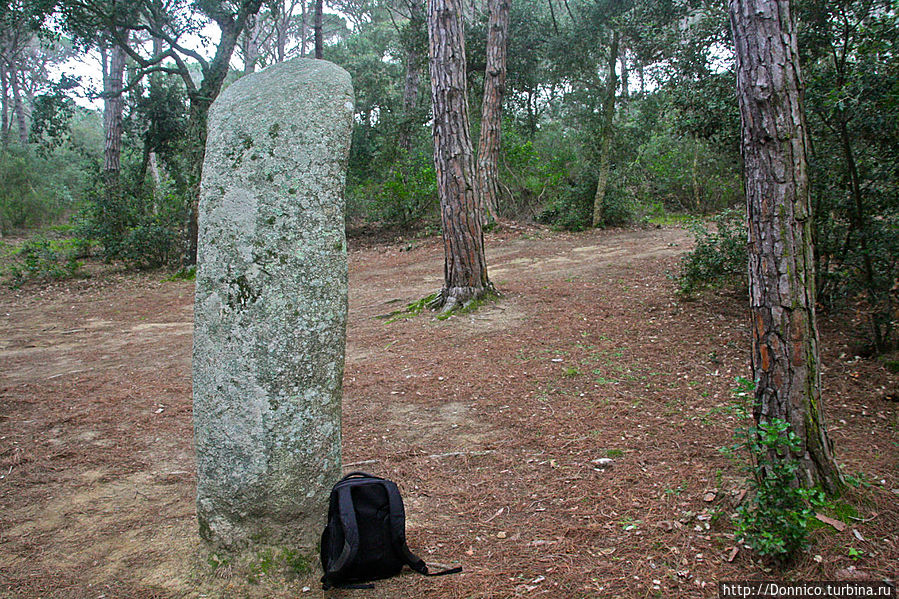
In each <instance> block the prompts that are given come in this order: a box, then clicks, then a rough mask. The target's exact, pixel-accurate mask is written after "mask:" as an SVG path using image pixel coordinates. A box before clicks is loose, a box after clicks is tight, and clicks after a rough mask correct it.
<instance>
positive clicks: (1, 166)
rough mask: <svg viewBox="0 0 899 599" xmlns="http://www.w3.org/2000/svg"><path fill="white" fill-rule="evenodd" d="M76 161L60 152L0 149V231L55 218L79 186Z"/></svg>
mask: <svg viewBox="0 0 899 599" xmlns="http://www.w3.org/2000/svg"><path fill="white" fill-rule="evenodd" d="M81 184H82V182H81V173H80V172H78V169H77V164H74V163H73V161H72V160H67V159H66V157H65V156H63V152H57V153H56V154H53V155H51V156H49V157H42V156H35V155H34V154H33V153H32V152H31V149H30V148H21V147H18V146H10V147H9V148H7V149H5V150H3V151H2V152H0V231H2V232H4V233H7V232H9V231H10V230H11V229H20V228H25V227H37V226H40V225H46V224H50V223H52V222H55V221H58V220H59V219H60V218H62V217H63V215H64V214H65V212H66V211H68V210H69V209H71V207H72V206H73V204H74V203H75V197H76V196H77V194H78V193H79V190H80V187H81Z"/></svg>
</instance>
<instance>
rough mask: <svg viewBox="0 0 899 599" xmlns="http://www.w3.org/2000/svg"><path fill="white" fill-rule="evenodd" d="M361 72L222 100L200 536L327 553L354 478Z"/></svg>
mask: <svg viewBox="0 0 899 599" xmlns="http://www.w3.org/2000/svg"><path fill="white" fill-rule="evenodd" d="M352 123H353V88H352V83H351V81H350V76H349V74H348V73H347V72H346V71H344V70H343V69H341V68H340V67H338V66H336V65H333V64H331V63H329V62H324V61H321V60H309V59H296V60H292V61H289V62H285V63H281V64H276V65H273V66H271V67H269V68H267V69H265V70H263V71H261V72H259V73H255V74H251V75H248V76H246V77H243V78H241V79H239V80H238V81H237V82H235V83H234V84H232V85H231V86H230V87H228V88H227V89H226V90H225V91H224V92H223V93H222V94H221V96H220V97H219V98H218V99H217V100H216V101H215V103H214V104H213V105H212V109H211V111H210V114H209V136H208V140H207V144H206V161H205V163H204V164H203V180H202V184H201V190H200V212H199V249H198V269H197V292H196V306H195V327H194V355H193V395H194V431H195V437H196V452H197V477H198V481H197V516H198V518H199V524H200V534H201V536H203V537H204V538H205V539H207V540H209V541H212V542H214V543H216V544H217V545H221V546H225V547H231V548H239V547H240V546H243V545H246V544H248V543H254V544H259V543H262V544H290V545H300V546H302V545H305V546H310V547H311V546H313V545H314V544H315V541H316V540H317V535H318V534H319V533H320V531H321V530H322V528H323V526H324V521H325V515H326V512H327V501H328V493H329V491H330V488H331V486H332V485H333V483H334V482H336V480H337V479H338V478H339V476H340V472H341V464H340V403H341V379H342V377H343V366H344V349H345V343H346V310H347V260H346V239H345V234H344V197H343V190H344V181H345V174H346V161H347V156H348V152H349V144H350V133H351V128H352Z"/></svg>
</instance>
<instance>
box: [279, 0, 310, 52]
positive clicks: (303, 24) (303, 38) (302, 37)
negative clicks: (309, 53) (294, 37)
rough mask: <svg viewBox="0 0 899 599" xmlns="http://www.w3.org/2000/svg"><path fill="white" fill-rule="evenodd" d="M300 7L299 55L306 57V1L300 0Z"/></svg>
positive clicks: (285, 35)
mask: <svg viewBox="0 0 899 599" xmlns="http://www.w3.org/2000/svg"><path fill="white" fill-rule="evenodd" d="M300 7H301V11H302V12H301V20H300V56H301V57H303V58H306V1H305V0H302V2H301V3H300ZM283 40H284V44H285V46H286V44H287V32H286V31H285V34H284V38H283Z"/></svg>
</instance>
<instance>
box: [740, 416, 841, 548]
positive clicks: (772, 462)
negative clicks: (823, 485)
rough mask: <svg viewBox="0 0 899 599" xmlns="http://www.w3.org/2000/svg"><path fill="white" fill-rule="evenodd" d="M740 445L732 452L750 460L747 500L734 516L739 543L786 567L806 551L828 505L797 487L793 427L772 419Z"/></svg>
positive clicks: (816, 492)
mask: <svg viewBox="0 0 899 599" xmlns="http://www.w3.org/2000/svg"><path fill="white" fill-rule="evenodd" d="M737 435H738V438H739V439H740V442H739V443H738V444H737V445H735V446H734V447H733V448H731V450H732V451H735V452H737V451H740V450H742V451H743V452H745V453H748V454H749V458H750V460H751V465H749V466H746V467H745V468H744V470H745V471H747V472H749V473H751V474H752V477H751V478H750V479H749V486H750V494H749V499H747V501H746V502H745V503H743V504H741V505H740V506H739V507H738V508H737V513H736V515H735V516H734V519H733V520H734V525H735V527H736V536H737V540H738V541H740V542H743V543H745V544H747V545H748V546H749V547H751V548H752V549H753V550H754V551H756V552H757V553H758V554H760V555H764V556H768V557H771V558H772V559H774V560H776V561H778V562H787V561H789V560H790V559H792V558H793V557H794V556H795V555H796V554H797V553H798V552H800V551H803V550H805V549H806V548H807V547H808V544H809V541H808V530H809V522H811V520H812V519H813V518H814V517H815V512H816V511H817V509H819V508H822V507H824V506H825V505H826V504H827V502H826V498H825V495H824V492H823V491H822V490H821V489H807V488H804V487H800V486H797V484H796V481H797V472H798V471H799V461H798V460H797V459H796V458H794V457H793V456H794V455H796V454H797V452H799V451H800V449H801V443H800V439H799V437H798V436H797V435H796V433H794V432H793V431H792V430H790V423H789V422H786V421H785V420H780V419H777V418H774V419H772V420H770V421H769V422H763V423H759V425H758V426H757V427H752V428H748V429H742V430H741V431H738V433H737Z"/></svg>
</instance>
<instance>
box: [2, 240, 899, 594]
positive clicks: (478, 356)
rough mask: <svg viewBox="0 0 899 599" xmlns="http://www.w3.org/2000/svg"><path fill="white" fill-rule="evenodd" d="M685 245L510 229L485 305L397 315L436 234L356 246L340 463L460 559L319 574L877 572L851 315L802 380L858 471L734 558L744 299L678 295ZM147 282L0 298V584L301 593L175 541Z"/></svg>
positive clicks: (451, 586) (892, 546)
mask: <svg viewBox="0 0 899 599" xmlns="http://www.w3.org/2000/svg"><path fill="white" fill-rule="evenodd" d="M689 244H690V237H689V235H687V234H686V233H685V232H683V231H682V230H679V229H674V228H672V229H651V230H626V231H605V232H589V233H583V234H560V233H552V232H548V231H545V230H540V229H532V228H528V229H514V230H509V229H506V230H505V231H503V232H500V233H495V234H491V235H489V236H488V263H489V265H490V273H491V278H492V280H493V281H494V283H495V284H496V286H497V287H498V289H500V290H501V291H502V293H503V294H504V296H503V298H502V299H501V300H500V301H499V302H497V303H496V304H493V305H487V306H484V307H483V308H481V309H480V310H478V311H477V312H474V313H472V314H466V315H460V316H456V317H453V318H450V319H448V320H446V321H439V320H436V319H435V318H433V317H432V316H431V315H428V314H425V315H422V316H419V317H416V318H413V319H409V320H398V321H396V322H392V323H388V322H386V321H385V320H383V319H379V318H377V316H379V315H383V314H386V313H389V312H391V311H393V310H396V309H397V308H400V307H402V306H403V305H404V304H405V303H408V302H410V301H413V300H416V299H419V298H420V297H422V296H424V295H426V294H428V293H430V292H432V291H435V290H436V289H437V288H438V287H439V286H440V283H441V280H442V249H441V245H440V243H439V240H437V239H435V238H425V239H406V240H399V241H395V242H391V243H385V244H379V245H378V244H364V245H363V244H358V243H357V244H356V246H357V247H355V248H353V246H351V251H350V321H349V327H348V343H347V368H346V377H345V385H344V392H345V400H344V461H345V465H346V468H347V470H353V469H364V470H368V471H371V472H373V473H376V474H380V475H383V476H387V477H389V478H392V479H393V480H396V481H397V482H398V483H399V485H400V488H401V490H402V491H403V493H404V497H405V500H406V504H407V505H406V509H407V514H408V523H407V527H408V537H409V543H410V546H411V547H412V549H413V551H415V552H417V553H419V554H420V555H421V556H422V557H423V558H424V559H425V560H426V561H428V562H429V563H431V562H433V563H435V564H447V565H448V564H457V563H461V564H462V565H463V566H464V568H465V571H464V573H463V574H460V575H455V576H449V577H445V578H423V577H419V576H417V575H414V574H411V573H409V574H407V575H404V576H401V577H398V578H395V579H392V580H389V581H384V582H381V583H379V584H378V587H377V589H376V590H375V591H334V592H330V593H329V594H328V595H329V596H338V597H339V596H350V595H351V594H365V596H368V597H385V598H386V597H453V598H456V597H517V596H527V597H536V596H546V597H605V596H622V597H651V596H661V597H675V596H677V597H715V596H717V586H716V583H717V581H719V580H733V579H740V578H747V577H750V576H753V577H764V578H767V579H773V578H777V579H799V580H826V579H830V580H832V579H854V578H864V579H883V578H890V579H893V580H895V579H896V576H897V566H896V564H897V563H899V509H897V503H899V498H897V493H899V490H897V489H899V411H897V404H896V403H895V399H894V398H895V397H896V392H897V390H899V380H897V376H896V375H895V374H890V373H889V372H888V371H887V370H886V369H885V368H884V367H883V364H882V362H879V361H877V360H864V359H860V358H856V357H855V356H854V355H853V353H852V351H851V348H852V347H855V345H856V344H857V331H856V328H857V326H859V325H858V323H854V322H853V321H852V319H851V318H850V317H849V316H844V317H842V318H840V319H837V318H831V317H825V318H822V319H821V320H822V322H821V325H822V326H821V328H822V346H823V348H824V349H823V351H824V363H825V369H824V397H825V402H826V404H827V415H828V421H829V424H830V431H831V435H832V437H833V440H834V443H835V445H836V447H837V453H838V456H839V459H840V461H841V463H842V464H843V465H844V469H845V471H846V472H847V473H849V474H852V475H855V476H861V477H863V479H864V480H865V481H867V482H868V483H870V486H867V487H862V489H861V490H860V491H858V492H854V493H852V494H850V495H849V496H847V497H846V498H845V499H844V500H843V501H844V502H845V503H846V504H851V506H852V508H853V509H852V510H850V509H848V508H846V509H842V511H840V512H839V513H838V514H835V515H842V516H841V517H842V518H843V519H844V520H845V521H846V522H847V524H848V525H847V526H846V527H845V530H843V531H837V530H835V529H833V528H831V527H829V526H824V525H822V526H821V527H818V528H816V529H815V530H814V531H813V533H812V538H813V542H814V544H813V546H812V548H811V550H810V551H809V553H808V554H807V555H806V556H804V557H803V558H802V559H800V560H799V561H798V562H797V563H796V564H794V565H793V566H792V567H791V568H789V569H787V570H786V571H784V572H771V571H768V570H767V569H766V566H765V564H764V563H762V562H761V561H760V560H758V559H756V558H754V557H753V556H752V555H751V553H750V552H749V551H747V550H745V549H740V550H738V551H737V552H736V554H735V555H734V551H733V548H734V547H735V543H734V540H733V529H732V527H731V525H730V524H729V522H728V516H729V514H731V513H732V512H733V510H734V506H735V505H736V502H737V501H738V500H739V499H740V497H741V495H742V491H743V490H744V489H745V482H744V481H743V475H742V473H741V472H740V470H739V467H738V466H737V465H736V464H734V463H732V462H730V461H728V460H727V459H726V458H724V457H723V456H722V455H721V454H720V452H719V451H718V449H719V448H720V447H722V446H725V445H728V444H730V443H731V442H732V441H731V436H732V433H733V430H734V428H736V427H737V426H738V422H737V418H736V416H735V414H734V399H733V395H732V393H731V389H732V388H733V386H734V377H736V376H738V375H748V329H747V327H746V323H745V314H744V298H743V295H742V294H739V293H726V292H719V293H708V294H705V295H703V296H702V297H701V298H699V299H694V300H689V301H687V300H683V299H680V298H677V297H676V296H675V294H674V290H675V285H674V283H673V282H672V281H671V280H670V279H669V278H668V276H667V273H669V272H672V271H676V269H677V264H678V260H679V256H680V255H681V254H682V253H683V252H684V251H685V249H686V248H687V247H689ZM162 279H163V275H161V274H159V273H150V274H141V275H134V274H122V273H116V272H111V273H110V272H107V273H105V274H103V275H102V276H95V277H93V278H92V279H89V280H86V281H73V282H68V283H64V284H57V285H51V286H42V287H29V288H26V289H23V290H18V291H11V290H8V289H4V290H2V291H0V364H2V369H0V596H4V597H29V598H32V597H54V598H56V597H59V598H79V599H80V598H88V597H90V598H99V597H105V598H112V597H136V598H141V597H161V598H162V597H165V598H168V597H191V598H200V597H297V596H309V597H312V596H320V595H321V591H320V590H319V585H318V582H317V577H318V574H316V573H315V572H312V573H310V574H308V575H305V576H299V577H296V576H285V575H284V574H285V573H284V572H282V571H280V570H279V569H278V568H276V567H271V568H269V566H268V565H267V564H268V562H267V560H266V556H265V555H264V554H260V555H257V556H255V561H254V557H253V556H249V557H246V556H245V557H244V559H243V561H235V562H234V563H227V561H226V560H225V559H224V558H223V557H222V556H218V555H210V553H209V552H208V551H207V550H206V549H205V548H204V547H203V546H201V544H200V542H199V541H198V539H197V536H196V522H195V513H194V505H193V500H194V491H195V488H194V485H195V473H194V463H193V454H192V428H191V400H190V350H191V332H192V300H193V284H192V283H189V282H165V281H163V280H162ZM891 397H892V398H893V401H890V400H889V398H891ZM606 457H609V458H611V459H612V460H613V462H612V465H611V467H606V468H596V467H595V465H594V463H593V460H595V459H598V458H606ZM853 510H854V511H853ZM847 514H849V515H847ZM850 516H854V517H850ZM315 562H317V560H313V563H312V565H313V566H314V567H317V563H315Z"/></svg>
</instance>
